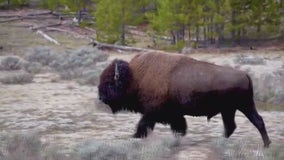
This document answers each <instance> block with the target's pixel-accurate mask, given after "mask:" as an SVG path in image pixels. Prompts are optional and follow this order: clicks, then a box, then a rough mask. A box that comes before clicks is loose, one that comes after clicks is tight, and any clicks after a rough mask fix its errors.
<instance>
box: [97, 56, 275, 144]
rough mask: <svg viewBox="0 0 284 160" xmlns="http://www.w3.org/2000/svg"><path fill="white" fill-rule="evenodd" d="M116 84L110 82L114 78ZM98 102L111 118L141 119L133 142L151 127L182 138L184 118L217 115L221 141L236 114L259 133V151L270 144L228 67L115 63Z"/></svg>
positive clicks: (242, 84) (145, 60)
mask: <svg viewBox="0 0 284 160" xmlns="http://www.w3.org/2000/svg"><path fill="white" fill-rule="evenodd" d="M116 70H117V73H119V78H118V79H117V78H116V80H115V78H114V77H115V75H116V74H115V72H116ZM98 88H99V97H100V99H101V100H102V101H103V102H104V103H106V104H108V105H109V106H110V108H111V109H112V111H113V112H114V113H115V112H117V111H119V110H130V111H134V112H139V113H142V114H143V116H142V118H141V120H140V121H139V123H138V126H137V132H136V133H135V135H134V137H146V136H147V133H148V132H147V131H148V130H149V129H150V130H152V129H153V128H154V126H155V123H156V122H160V123H164V124H170V126H171V129H172V130H173V132H174V133H179V134H181V135H185V134H186V128H187V126H186V121H185V118H184V115H192V116H207V118H208V120H210V118H211V117H213V116H215V115H216V114H218V113H221V115H222V119H223V122H224V128H225V137H229V136H230V135H231V134H232V133H233V132H234V130H235V128H236V124H235V120H234V117H235V112H236V110H240V111H241V112H242V113H244V114H245V115H246V116H247V117H248V119H249V120H250V121H251V122H252V123H253V124H254V125H255V127H256V128H257V129H258V130H259V132H260V134H261V136H262V139H263V142H264V146H265V147H268V146H269V144H270V140H269V137H268V135H267V132H266V129H265V125H264V122H263V120H262V118H261V116H260V115H259V114H258V113H257V111H256V108H255V105H254V100H253V88H252V81H251V79H250V77H249V76H248V75H247V74H246V73H244V72H242V71H238V70H235V69H232V68H229V67H221V66H217V65H213V64H210V63H206V62H201V61H197V60H194V59H191V58H189V57H186V56H182V55H175V54H174V55H172V54H171V55H170V54H158V53H147V54H140V55H137V56H136V57H134V58H133V59H132V60H131V61H130V62H129V63H127V62H125V61H122V60H115V61H113V63H112V64H110V65H109V66H108V67H107V68H106V69H105V70H104V71H103V73H102V75H101V77H100V85H99V87H98Z"/></svg>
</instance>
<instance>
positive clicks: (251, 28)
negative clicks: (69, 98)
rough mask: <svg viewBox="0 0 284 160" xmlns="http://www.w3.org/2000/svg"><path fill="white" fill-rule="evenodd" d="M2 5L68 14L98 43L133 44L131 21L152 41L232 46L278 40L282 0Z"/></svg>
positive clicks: (0, 0)
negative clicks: (91, 30)
mask: <svg viewBox="0 0 284 160" xmlns="http://www.w3.org/2000/svg"><path fill="white" fill-rule="evenodd" d="M0 5H1V8H2V9H13V8H18V7H37V8H47V9H50V10H52V11H56V12H57V13H60V14H61V15H62V18H64V15H65V16H66V15H74V17H76V22H78V23H79V24H80V25H81V26H86V25H88V26H89V27H93V28H95V29H96V30H97V37H96V39H97V40H99V41H102V42H108V43H119V44H122V45H125V44H128V43H133V40H132V39H131V36H128V33H129V32H130V30H131V28H132V27H133V26H138V27H141V26H143V27H142V28H143V29H144V30H143V31H145V33H147V34H148V35H149V36H150V37H152V39H153V45H156V42H157V39H167V40H168V41H169V42H170V44H172V45H174V46H176V47H183V46H189V47H202V46H210V45H213V46H217V47H219V46H235V45H240V44H242V43H243V44H247V43H248V42H249V43H254V42H257V41H267V40H281V39H282V40H283V37H284V27H283V26H284V16H283V15H284V0H261V1H260V0H175V1H171V0H139V1H137V0H0Z"/></svg>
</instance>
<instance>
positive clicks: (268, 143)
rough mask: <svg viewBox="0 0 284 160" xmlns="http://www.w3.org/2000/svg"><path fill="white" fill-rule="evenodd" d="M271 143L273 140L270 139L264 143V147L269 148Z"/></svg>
mask: <svg viewBox="0 0 284 160" xmlns="http://www.w3.org/2000/svg"><path fill="white" fill-rule="evenodd" d="M270 143H271V141H270V140H268V142H265V144H264V148H268V147H269V145H270Z"/></svg>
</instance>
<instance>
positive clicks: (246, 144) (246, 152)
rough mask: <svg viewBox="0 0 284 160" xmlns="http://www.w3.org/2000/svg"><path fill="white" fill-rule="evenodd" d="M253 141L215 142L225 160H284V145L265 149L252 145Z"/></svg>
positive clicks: (275, 145) (223, 140)
mask: <svg viewBox="0 0 284 160" xmlns="http://www.w3.org/2000/svg"><path fill="white" fill-rule="evenodd" d="M251 142H252V139H243V140H240V141H237V142H232V141H230V142H228V141H226V139H224V138H221V139H218V140H217V142H215V144H216V146H217V148H218V149H219V150H220V152H221V154H222V155H221V156H222V159H224V160H283V159H284V144H272V145H271V146H270V147H269V148H263V146H262V144H256V143H251Z"/></svg>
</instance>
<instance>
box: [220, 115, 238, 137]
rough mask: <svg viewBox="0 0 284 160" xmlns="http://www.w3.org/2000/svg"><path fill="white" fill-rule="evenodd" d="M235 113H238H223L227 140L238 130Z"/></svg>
mask: <svg viewBox="0 0 284 160" xmlns="http://www.w3.org/2000/svg"><path fill="white" fill-rule="evenodd" d="M235 113H236V111H235V110H234V111H226V112H221V115H222V120H223V123H224V129H225V131H224V136H225V137H226V138H229V137H230V136H231V135H232V134H233V132H234V131H235V129H236V127H237V126H236V123H235Z"/></svg>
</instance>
